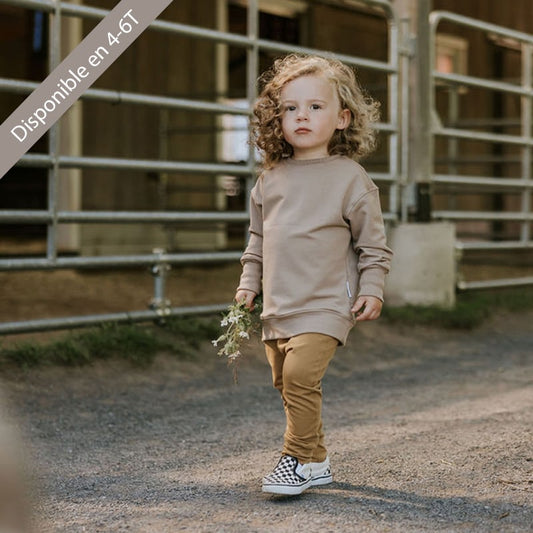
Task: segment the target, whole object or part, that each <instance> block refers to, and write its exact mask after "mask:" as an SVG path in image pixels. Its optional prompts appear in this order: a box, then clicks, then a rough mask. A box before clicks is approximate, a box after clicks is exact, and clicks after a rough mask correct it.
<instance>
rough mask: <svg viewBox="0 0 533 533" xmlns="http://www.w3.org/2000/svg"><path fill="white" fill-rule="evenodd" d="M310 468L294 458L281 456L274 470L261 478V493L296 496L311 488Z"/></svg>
mask: <svg viewBox="0 0 533 533" xmlns="http://www.w3.org/2000/svg"><path fill="white" fill-rule="evenodd" d="M311 482H312V478H311V466H310V465H309V464H306V465H303V464H301V463H299V462H298V459H296V457H292V456H291V455H282V456H281V459H280V460H279V462H278V464H277V466H276V468H274V470H273V472H272V473H271V474H269V475H268V476H265V477H264V478H263V492H271V493H272V494H284V495H287V496H296V495H297V494H301V493H302V492H303V491H304V490H306V489H308V488H309V487H310V486H311Z"/></svg>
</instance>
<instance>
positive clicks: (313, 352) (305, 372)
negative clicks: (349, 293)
mask: <svg viewBox="0 0 533 533" xmlns="http://www.w3.org/2000/svg"><path fill="white" fill-rule="evenodd" d="M337 345H338V342H337V340H336V339H334V338H332V337H329V336H328V335H322V334H319V333H306V334H303V335H297V336H295V337H293V338H291V339H283V340H280V341H269V342H267V343H266V353H267V358H268V360H269V362H270V365H271V367H272V377H273V383H274V386H275V387H276V388H277V389H278V390H279V391H280V392H281V395H282V398H283V403H284V406H285V412H286V415H287V429H286V432H285V443H284V447H283V453H284V454H287V455H292V456H293V457H296V458H297V459H298V460H299V461H300V462H301V463H303V464H305V463H310V462H321V461H323V460H324V459H325V458H326V454H327V452H326V449H325V447H324V443H323V439H324V434H323V431H322V387H321V380H322V377H323V376H324V374H325V372H326V369H327V367H328V364H329V362H330V360H331V358H332V357H333V354H334V353H335V349H336V347H337Z"/></svg>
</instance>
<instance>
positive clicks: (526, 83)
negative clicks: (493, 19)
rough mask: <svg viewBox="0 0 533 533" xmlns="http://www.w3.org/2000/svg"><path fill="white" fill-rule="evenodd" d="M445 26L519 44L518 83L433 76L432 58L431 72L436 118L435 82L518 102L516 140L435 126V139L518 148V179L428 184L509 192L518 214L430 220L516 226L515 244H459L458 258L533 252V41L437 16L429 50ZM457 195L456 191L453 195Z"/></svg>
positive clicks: (442, 214)
mask: <svg viewBox="0 0 533 533" xmlns="http://www.w3.org/2000/svg"><path fill="white" fill-rule="evenodd" d="M443 21H444V22H447V23H451V24H455V25H459V26H461V27H463V28H470V29H475V30H479V31H482V32H484V33H485V34H486V35H489V34H490V35H497V36H500V37H504V38H508V39H513V40H514V41H515V42H517V43H519V44H520V47H521V54H522V63H521V71H522V75H521V79H520V81H519V83H509V82H505V81H496V80H492V79H485V78H480V77H474V76H467V75H462V74H456V73H453V74H452V73H443V72H439V71H437V70H435V65H434V59H435V58H434V57H433V58H432V60H433V63H432V68H431V109H432V112H434V113H436V106H435V91H436V84H437V82H444V83H446V84H448V85H449V86H459V85H461V86H468V87H475V88H481V89H488V90H491V91H497V92H500V93H502V94H512V95H518V96H519V97H520V106H521V109H520V123H519V124H518V125H519V126H520V134H519V135H510V134H501V133H489V132H480V131H477V130H474V129H468V128H466V127H465V128H464V129H462V128H461V129H459V128H450V127H444V126H441V125H439V124H433V127H432V135H433V137H434V138H435V137H437V136H440V137H444V138H447V139H456V140H458V139H461V140H470V141H482V142H488V143H497V144H498V145H501V146H505V145H509V146H518V147H520V148H521V151H520V158H519V162H520V167H521V177H520V178H496V177H480V176H469V175H464V174H462V175H459V174H453V173H450V174H441V173H434V174H433V176H432V182H433V183H434V184H441V185H454V186H455V187H456V188H459V189H458V190H460V188H461V187H463V188H464V189H465V190H472V189H474V190H477V191H480V192H483V191H485V192H493V191H499V192H513V193H519V194H520V196H521V202H520V210H519V211H514V212H510V211H508V212H493V211H490V212H487V211H466V210H436V211H433V213H432V217H433V218H434V219H440V220H451V221H464V220H477V221H517V222H519V223H520V238H519V240H514V241H511V240H508V241H504V242H501V241H500V242H492V241H479V242H457V244H456V248H457V250H458V251H459V252H462V251H467V250H471V251H475V250H495V251H502V250H520V249H522V250H525V249H531V248H533V241H532V236H531V223H532V222H533V213H532V210H531V207H532V206H531V194H532V191H533V178H532V169H531V165H532V155H531V150H532V148H533V138H532V109H533V85H532V75H533V56H532V52H533V35H530V34H527V33H523V32H519V31H515V30H512V29H509V28H505V27H501V26H498V25H495V24H490V23H486V22H482V21H479V20H476V19H473V18H469V17H465V16H461V15H456V14H454V13H449V12H446V11H435V12H433V13H432V14H431V16H430V32H431V33H430V35H431V43H432V45H431V48H432V50H433V51H435V50H436V34H437V28H438V26H439V24H440V23H441V22H443ZM456 190H457V189H456ZM525 284H533V277H525V278H515V279H513V278H510V279H509V278H508V279H495V280H488V281H483V282H465V281H459V282H458V288H460V289H478V288H490V287H506V286H513V285H525Z"/></svg>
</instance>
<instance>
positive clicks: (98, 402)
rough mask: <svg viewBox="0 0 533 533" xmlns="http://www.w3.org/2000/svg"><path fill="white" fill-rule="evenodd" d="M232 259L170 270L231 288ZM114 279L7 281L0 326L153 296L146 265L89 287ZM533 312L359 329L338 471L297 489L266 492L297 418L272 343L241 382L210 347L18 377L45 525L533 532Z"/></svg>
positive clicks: (338, 390)
mask: <svg viewBox="0 0 533 533" xmlns="http://www.w3.org/2000/svg"><path fill="white" fill-rule="evenodd" d="M224 269H225V270H223V271H220V270H218V271H216V272H214V271H210V270H209V269H207V270H203V271H202V270H201V271H200V272H197V271H195V272H194V273H192V272H189V274H190V276H189V277H188V280H187V279H185V280H184V279H182V280H181V281H179V280H178V279H177V278H178V276H176V279H171V280H169V294H170V295H171V297H172V300H173V303H176V302H179V303H183V304H184V305H188V304H189V303H191V302H192V303H198V301H201V300H202V298H206V296H205V294H206V293H208V294H209V295H210V297H211V298H212V297H213V296H214V295H216V296H217V297H220V298H222V299H223V298H226V297H227V298H229V297H231V293H232V291H233V284H232V283H229V282H228V280H231V279H235V278H234V275H235V274H236V272H237V271H236V270H234V269H233V267H229V266H228V267H224ZM182 274H183V272H182ZM99 275H100V274H99V273H93V274H78V273H74V272H64V273H63V274H61V273H25V274H24V273H22V274H17V275H16V276H20V277H17V278H15V277H13V275H10V278H9V283H7V282H6V280H2V279H0V282H6V283H3V289H2V292H3V296H2V302H3V305H2V306H1V307H0V320H6V319H9V320H19V319H23V318H29V317H28V314H30V315H32V317H36V318H37V317H40V316H43V313H45V314H46V315H47V316H62V315H64V314H65V313H66V311H69V310H70V311H72V310H74V309H75V307H77V308H78V309H79V306H80V305H81V304H82V305H83V306H84V307H83V309H84V312H86V313H88V312H103V311H106V312H107V311H114V310H125V309H139V308H143V306H144V305H146V300H149V298H150V297H151V278H150V275H149V274H147V273H134V272H131V273H130V274H127V275H123V276H119V275H117V276H115V277H113V276H112V277H111V278H108V279H107V281H105V282H104V281H101V280H99V282H98V284H97V287H95V284H94V283H93V284H91V283H89V281H90V280H91V279H93V280H94V279H95V276H99ZM91 276H92V277H91ZM181 277H182V278H183V276H181ZM223 278H226V279H225V280H224V279H223ZM32 280H33V282H35V280H37V282H38V283H33V284H31V287H32V290H31V291H28V287H29V286H30V281H32ZM217 291H218V292H217ZM102 294H104V295H106V296H107V298H104V300H105V301H106V302H107V303H106V305H107V307H108V308H107V309H102ZM17 295H18V296H17ZM52 296H53V297H52ZM211 301H213V300H212V299H211ZM222 301H224V300H222ZM24 303H25V306H24V305H23V304H24ZM125 306H126V307H125ZM67 314H68V313H67ZM532 323H533V312H529V313H525V314H520V315H518V314H506V315H495V316H494V318H493V319H491V320H490V321H487V322H486V323H485V324H483V326H481V327H479V328H478V329H476V330H474V331H470V332H465V331H449V330H448V331H445V330H440V329H432V328H426V327H409V326H400V325H395V326H391V325H390V324H387V323H386V322H383V321H378V322H375V323H367V324H360V325H358V326H357V327H356V329H355V330H354V331H353V332H352V334H351V337H350V341H349V345H348V346H347V347H345V348H341V349H339V351H338V352H337V355H336V356H335V358H334V360H333V362H332V364H331V366H330V369H329V371H328V374H327V375H326V377H325V379H324V396H325V397H324V422H325V428H326V434H327V443H328V446H329V451H330V457H331V462H332V468H333V474H334V482H333V483H332V484H331V485H329V486H327V487H321V488H315V489H312V490H309V491H307V492H305V493H304V494H303V495H301V496H299V497H295V498H281V497H275V496H269V495H266V494H263V493H261V491H260V480H261V477H262V476H263V475H264V474H266V473H268V472H269V471H270V470H271V468H272V467H273V466H274V465H275V463H276V461H277V459H278V454H279V449H280V446H281V439H282V433H283V429H284V418H283V412H282V407H281V402H280V400H279V397H278V394H277V392H276V391H275V390H274V389H273V388H272V387H271V384H270V378H269V369H268V367H267V365H266V363H265V361H264V358H263V352H262V347H261V345H260V343H259V342H257V341H256V342H254V343H253V344H252V345H251V346H250V347H249V349H248V350H247V354H246V358H245V360H244V361H243V363H242V365H241V367H240V371H239V376H240V380H239V383H238V384H237V385H235V384H234V383H233V381H232V373H231V370H230V369H228V368H227V367H226V365H225V363H224V361H222V360H220V359H219V358H217V356H216V350H215V349H214V348H213V347H212V346H211V345H210V344H208V343H205V344H204V345H203V346H202V348H201V349H200V350H199V351H198V354H197V356H196V358H195V359H194V360H190V361H180V360H177V359H175V358H174V357H172V356H171V355H169V354H164V353H162V354H160V355H159V356H158V357H157V359H156V361H155V362H154V364H153V365H152V366H151V367H149V368H147V369H139V368H135V367H132V366H129V364H128V363H126V362H121V361H107V362H100V363H98V364H94V365H93V366H90V367H82V368H42V369H37V370H36V369H34V370H31V371H20V370H17V371H15V370H11V371H5V372H4V374H3V375H2V376H1V383H2V389H3V396H4V398H5V402H6V404H7V411H8V414H9V416H10V418H11V419H12V420H13V421H14V422H15V425H16V427H17V429H18V432H19V437H20V439H21V441H22V448H23V449H24V450H25V451H26V454H27V464H28V465H31V468H30V470H31V472H32V476H31V485H32V487H33V491H32V492H33V493H34V504H33V515H34V520H35V523H36V532H37V533H47V532H54V533H56V532H58V533H59V532H65V533H77V532H90V533H97V532H126V531H128V532H137V533H148V532H150V533H174V532H178V531H187V532H206V533H207V532H209V533H210V532H228V533H235V532H236V533H248V532H287V533H288V532H295V531H300V530H301V529H302V528H304V529H305V530H306V531H307V532H309V533H314V532H319V531H320V532H323V531H326V532H339V531H346V532H353V531H355V532H362V533H364V532H376V533H377V532H379V533H381V532H398V533H400V532H401V533H405V532H435V531H445V532H476V533H477V532H487V533H489V532H491V533H492V532H526V531H533V444H532V443H533V328H532V327H531V324H532ZM4 342H11V341H7V339H4Z"/></svg>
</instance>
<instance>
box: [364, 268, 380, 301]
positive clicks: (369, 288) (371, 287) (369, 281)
mask: <svg viewBox="0 0 533 533" xmlns="http://www.w3.org/2000/svg"><path fill="white" fill-rule="evenodd" d="M385 275H386V272H385V270H383V269H382V268H366V269H365V270H363V271H362V272H361V274H360V277H359V296H375V297H376V298H379V299H380V300H381V301H383V287H384V286H385Z"/></svg>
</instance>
